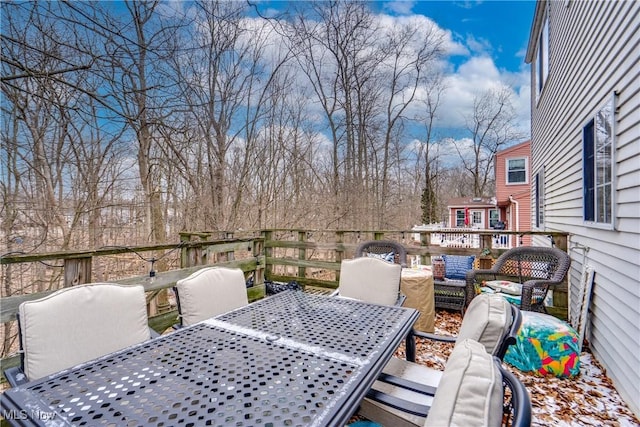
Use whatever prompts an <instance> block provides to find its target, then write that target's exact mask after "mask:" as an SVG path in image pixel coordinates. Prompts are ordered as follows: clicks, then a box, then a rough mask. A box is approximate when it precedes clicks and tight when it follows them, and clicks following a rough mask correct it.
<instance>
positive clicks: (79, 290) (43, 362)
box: [18, 283, 151, 380]
mask: <svg viewBox="0 0 640 427" xmlns="http://www.w3.org/2000/svg"><path fill="white" fill-rule="evenodd" d="M18 313H19V316H20V333H21V339H22V349H23V351H24V366H23V369H24V372H25V374H26V375H27V377H28V378H29V380H35V379H38V378H42V377H44V376H47V375H49V374H52V373H54V372H57V371H60V370H62V369H67V368H71V367H73V366H75V365H78V364H80V363H82V362H87V361H89V360H92V359H95V358H97V357H100V356H103V355H106V354H109V353H112V352H114V351H117V350H121V349H123V348H125V347H128V346H131V345H134V344H138V343H140V342H143V341H146V340H148V339H149V338H151V333H150V331H149V326H148V320H147V305H146V300H145V295H144V288H143V287H142V286H122V285H116V284H110V283H95V284H90V285H81V286H74V287H72V288H67V289H62V290H60V291H57V292H54V293H53V294H51V295H48V296H46V297H44V298H41V299H38V300H33V301H27V302H23V303H22V304H20V307H19V308H18Z"/></svg>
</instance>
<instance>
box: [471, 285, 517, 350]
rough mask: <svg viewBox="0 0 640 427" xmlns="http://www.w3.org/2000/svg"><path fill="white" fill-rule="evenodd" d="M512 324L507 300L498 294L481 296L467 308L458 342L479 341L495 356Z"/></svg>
mask: <svg viewBox="0 0 640 427" xmlns="http://www.w3.org/2000/svg"><path fill="white" fill-rule="evenodd" d="M512 322H513V315H512V312H511V305H510V304H509V302H508V301H507V300H505V299H504V298H502V297H501V296H500V295H496V294H480V295H478V296H476V297H475V298H474V299H473V300H471V303H470V304H469V307H468V308H467V311H466V313H465V315H464V318H463V319H462V326H461V327H460V331H459V332H458V341H462V340H464V339H467V338H470V339H472V340H474V341H478V342H479V343H481V344H482V345H484V346H485V348H486V350H487V352H488V353H490V354H492V355H495V354H496V352H497V351H498V350H499V349H500V347H501V344H502V340H503V339H504V338H505V337H506V336H507V334H508V332H509V329H510V328H511V323H512Z"/></svg>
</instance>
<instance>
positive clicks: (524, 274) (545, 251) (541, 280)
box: [466, 246, 571, 312]
mask: <svg viewBox="0 0 640 427" xmlns="http://www.w3.org/2000/svg"><path fill="white" fill-rule="evenodd" d="M570 266H571V258H570V257H569V255H568V254H567V253H566V252H564V251H561V250H560V249H558V248H549V247H540V246H521V247H519V248H513V249H509V250H508V251H506V252H505V253H503V254H502V255H500V257H499V258H498V259H497V260H496V263H495V265H494V266H493V268H491V269H489V270H471V271H469V272H468V273H467V279H466V282H467V283H466V291H467V305H468V304H469V303H470V302H471V300H472V299H473V298H474V297H475V295H476V289H475V285H476V284H477V285H481V284H482V282H483V280H509V281H512V282H518V283H521V284H522V297H521V300H520V309H521V310H528V311H539V312H546V309H545V307H544V300H545V297H546V296H547V292H549V289H553V288H554V287H556V286H558V285H560V284H562V282H563V281H564V279H565V276H566V275H567V272H568V271H569V267H570Z"/></svg>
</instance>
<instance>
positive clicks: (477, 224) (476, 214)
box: [469, 210, 485, 228]
mask: <svg viewBox="0 0 640 427" xmlns="http://www.w3.org/2000/svg"><path fill="white" fill-rule="evenodd" d="M469 213H470V214H471V227H473V228H485V227H484V211H483V210H472V211H470V212H469Z"/></svg>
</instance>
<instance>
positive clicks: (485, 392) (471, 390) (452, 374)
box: [424, 340, 503, 427]
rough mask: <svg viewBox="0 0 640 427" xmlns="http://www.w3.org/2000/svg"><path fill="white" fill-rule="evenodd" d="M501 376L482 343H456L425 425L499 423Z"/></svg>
mask: <svg viewBox="0 0 640 427" xmlns="http://www.w3.org/2000/svg"><path fill="white" fill-rule="evenodd" d="M502 402H503V388H502V375H501V374H500V371H499V369H498V367H497V366H496V365H495V363H494V362H493V358H492V356H491V355H490V354H489V353H487V352H486V350H485V348H484V346H483V345H482V344H480V343H478V342H476V341H473V340H464V341H462V342H460V343H459V344H458V345H456V347H455V348H454V349H453V351H452V352H451V356H450V357H449V360H448V361H447V366H446V368H445V370H444V373H443V374H442V378H441V379H440V385H439V386H438V391H437V392H436V395H435V396H434V398H433V403H432V405H431V409H430V410H429V414H428V415H427V419H426V421H425V423H424V425H425V426H462V427H467V426H487V427H493V426H500V425H502Z"/></svg>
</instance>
